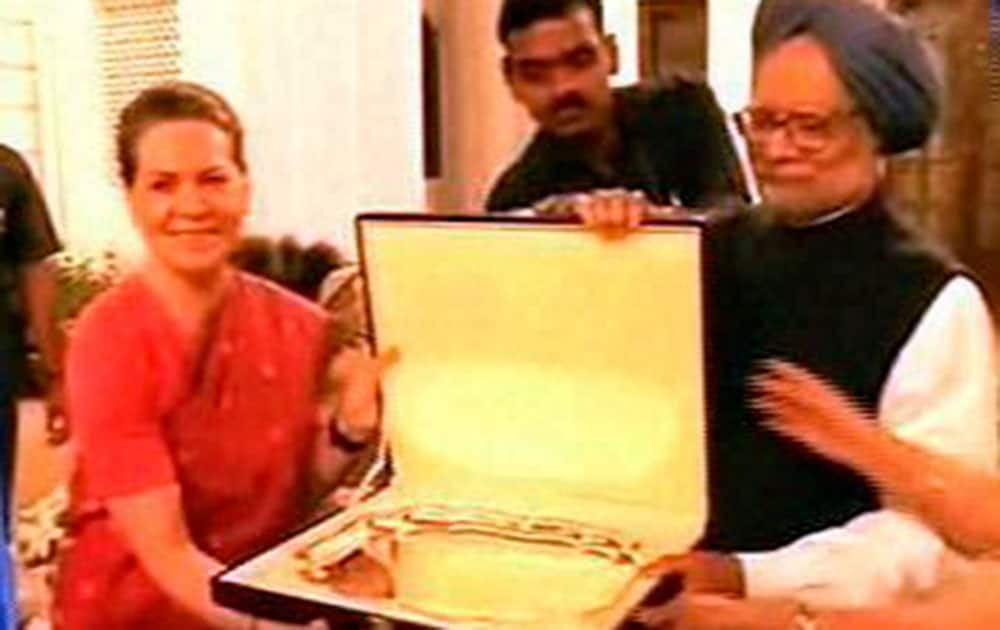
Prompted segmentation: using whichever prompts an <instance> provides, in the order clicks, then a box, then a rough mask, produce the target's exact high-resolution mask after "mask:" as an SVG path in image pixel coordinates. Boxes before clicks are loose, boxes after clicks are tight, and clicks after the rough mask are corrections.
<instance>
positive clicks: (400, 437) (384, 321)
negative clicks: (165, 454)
mask: <svg viewBox="0 0 1000 630" xmlns="http://www.w3.org/2000/svg"><path fill="white" fill-rule="evenodd" d="M357 226H358V243H359V249H360V252H361V258H362V264H363V268H364V273H365V282H366V290H367V292H368V307H369V312H370V316H371V324H372V328H373V335H374V339H375V343H376V345H377V347H378V348H381V349H387V348H390V347H395V348H397V349H398V350H399V352H400V355H401V359H400V361H399V363H398V364H397V365H396V366H394V367H393V368H392V369H391V370H390V371H389V372H388V373H387V374H386V376H385V377H384V381H383V407H384V409H383V424H384V426H383V436H384V440H385V443H384V447H385V451H386V452H388V453H391V471H392V474H391V477H390V481H389V484H388V486H387V487H386V488H384V489H382V490H381V491H379V492H378V493H376V494H374V495H373V496H371V497H368V498H367V499H365V500H363V501H361V502H360V503H358V504H356V505H354V506H353V507H351V508H348V509H347V510H346V511H344V512H342V513H340V514H338V515H336V516H334V517H331V518H329V519H327V520H324V521H323V522H320V523H319V524H317V525H314V526H313V527H310V528H308V529H306V530H305V531H303V532H300V533H298V534H297V535H295V536H293V537H291V538H290V539H288V540H286V541H285V542H284V543H282V544H281V545H279V546H277V547H275V548H273V549H271V550H269V551H267V552H265V553H263V554H261V555H258V556H256V557H254V558H251V559H249V560H247V561H246V562H243V563H241V564H239V565H238V566H235V567H232V568H230V569H228V570H227V571H225V572H224V573H222V574H221V575H219V576H217V578H216V579H215V580H214V582H213V592H214V594H215V596H216V598H217V600H218V601H220V602H221V603H223V604H226V605H229V606H232V607H235V608H239V609H242V610H245V611H247V612H251V613H255V614H260V615H265V616H272V617H276V618H284V619H309V618H314V617H327V618H333V619H340V618H343V617H344V615H347V616H351V615H354V616H359V615H360V616H374V617H381V618H385V619H390V620H393V621H394V622H396V623H397V625H402V626H405V625H406V624H411V625H413V626H415V627H432V628H445V627H447V628H508V627H509V628H567V629H569V628H580V629H584V628H588V629H589V628H593V629H598V628H613V627H615V626H617V625H618V624H619V623H620V622H621V621H622V619H624V618H625V616H626V614H627V612H628V610H629V609H630V608H631V607H632V606H634V605H635V604H636V603H637V602H638V601H639V600H641V598H642V597H643V595H644V594H645V593H646V592H647V591H648V589H649V588H651V586H652V583H651V581H650V580H648V579H644V578H640V577H639V572H638V568H639V567H640V566H641V565H642V564H644V563H645V562H648V561H651V560H653V559H654V558H656V557H657V556H659V555H661V554H668V553H671V554H675V553H683V552H685V551H687V550H688V549H689V548H690V547H691V545H693V544H694V543H695V541H696V540H697V539H698V538H699V536H700V535H701V532H702V530H703V528H704V524H705V518H706V511H707V505H706V504H707V499H706V470H705V428H704V427H705V415H706V402H705V364H706V353H705V339H704V337H705V336H704V326H705V317H704V316H705V312H704V302H705V300H704V289H705V273H704V268H705V260H704V254H703V251H704V248H703V227H702V225H701V224H700V223H698V222H696V221H687V220H676V221H658V222H656V223H653V224H650V225H647V226H644V227H643V228H641V229H640V230H639V231H637V232H635V233H633V234H631V235H629V236H627V237H625V238H621V239H614V240H608V239H603V238H599V237H598V236H597V235H595V234H593V233H590V232H589V231H587V230H585V229H584V228H583V227H582V226H580V225H578V224H573V223H568V222H554V221H550V220H531V219H526V220H518V219H513V220H497V219H486V218H471V217H448V218H442V217H434V216H429V215H408V214H407V215H392V214H377V215H363V216H362V217H360V218H359V219H358V223H357Z"/></svg>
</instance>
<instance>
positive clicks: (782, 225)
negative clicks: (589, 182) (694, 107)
mask: <svg viewBox="0 0 1000 630" xmlns="http://www.w3.org/2000/svg"><path fill="white" fill-rule="evenodd" d="M753 36H754V40H753V43H754V77H753V96H752V104H751V105H750V106H749V107H748V108H746V109H745V110H743V111H742V112H740V113H739V114H738V116H737V119H738V122H739V125H740V128H741V131H742V132H743V134H744V135H745V137H746V139H747V141H748V145H749V148H750V154H751V157H752V161H753V165H754V169H755V172H756V175H757V177H758V180H759V184H760V190H761V193H762V196H763V198H764V202H765V204H764V206H763V207H761V208H757V209H753V210H751V211H746V212H740V213H737V214H735V215H733V216H730V217H728V218H726V219H724V220H722V221H721V222H719V223H718V224H717V225H715V227H714V229H711V230H710V231H709V235H710V239H709V240H710V246H711V247H712V261H713V265H714V267H715V270H714V279H713V280H714V282H713V286H712V290H711V294H712V296H711V299H712V301H713V304H712V305H711V306H712V316H713V322H714V323H713V329H712V339H711V340H712V347H713V350H714V359H715V365H714V367H715V379H714V380H715V381H716V383H715V391H714V393H713V403H714V404H713V417H712V423H711V427H710V440H709V442H710V461H711V473H710V479H711V506H712V510H711V518H710V522H709V526H708V531H707V533H706V537H705V539H704V541H703V543H702V545H701V548H702V549H703V551H697V552H694V553H692V554H689V555H687V556H684V557H680V558H666V559H663V560H662V561H661V562H659V563H658V565H657V567H656V569H658V570H660V571H664V572H672V573H680V574H682V575H683V577H684V578H685V588H686V593H685V595H684V596H683V597H681V598H679V599H678V600H676V601H675V602H674V603H673V604H671V605H669V606H667V607H665V608H659V609H647V610H645V611H644V612H643V613H640V614H639V616H640V617H641V618H643V619H645V620H646V621H647V622H649V624H650V625H654V626H655V625H657V619H658V617H659V618H661V619H665V620H667V621H666V622H667V623H668V625H666V626H665V627H670V628H702V629H706V628H716V629H720V628H726V629H728V630H734V629H738V628H751V629H752V628H778V629H782V628H800V629H803V630H805V629H808V628H824V630H825V629H826V628H827V627H828V626H826V625H817V618H816V617H815V615H813V613H812V612H811V611H812V610H814V609H819V608H824V609H825V608H837V609H841V610H844V609H855V610H856V609H861V608H864V607H869V606H879V605H884V604H888V603H890V602H894V601H897V600H900V599H902V598H904V597H905V596H907V595H909V594H915V593H920V592H926V591H929V590H930V589H933V588H934V587H935V586H936V585H937V583H938V581H939V578H940V577H941V576H940V570H939V567H940V566H941V563H942V559H943V558H945V557H946V553H947V549H946V546H945V544H944V543H943V542H942V540H941V538H940V537H939V536H938V535H937V534H936V533H935V532H934V531H933V530H932V529H931V528H930V527H929V526H927V525H926V524H925V523H923V522H921V521H920V520H918V519H917V518H916V517H914V516H912V515H909V514H906V513H904V512H903V511H901V510H894V509H893V504H892V499H891V498H884V497H880V496H879V491H878V490H879V489H878V488H875V487H872V486H871V485H870V484H869V483H868V482H866V481H865V480H864V479H862V478H861V477H860V476H858V475H856V474H854V473H853V472H851V471H850V470H848V469H846V468H843V467H840V466H838V465H836V464H833V463H830V462H827V461H825V460H823V459H821V458H819V457H818V456H816V455H814V454H812V453H810V452H809V451H807V450H806V449H805V448H802V447H800V446H799V445H798V444H795V443H793V442H790V441H787V440H785V439H783V438H780V437H778V436H777V435H775V434H772V433H771V432H770V431H768V430H767V428H766V427H765V426H764V423H763V422H762V417H761V415H760V413H759V411H760V410H758V409H755V408H754V400H755V397H754V393H755V392H754V389H753V378H754V375H755V373H756V372H757V371H758V370H759V369H760V367H761V366H762V365H763V364H764V362H765V361H766V360H767V359H769V358H781V359H785V360H789V361H793V362H795V363H798V364H800V365H803V366H806V367H807V368H808V369H810V370H812V371H814V372H816V373H818V374H820V375H822V376H823V377H825V378H826V379H827V380H829V381H831V382H833V383H836V384H837V385H839V386H840V387H841V388H842V389H844V390H845V391H847V392H848V393H849V394H850V395H851V396H852V397H853V398H854V399H855V400H856V401H857V403H858V404H859V405H860V406H862V407H863V408H864V409H865V410H867V411H869V412H870V415H871V416H872V417H876V418H877V419H878V420H877V421H878V422H879V423H880V424H881V425H882V426H883V427H884V428H885V429H887V430H888V431H889V432H891V433H892V434H893V435H894V436H895V437H896V438H898V439H900V440H904V441H907V442H910V443H913V444H916V445H919V446H921V447H923V448H926V449H929V450H932V451H935V452H938V453H943V454H946V455H949V456H952V457H954V458H956V459H958V460H960V461H962V462H964V463H965V464H968V465H970V466H974V467H977V468H980V469H986V470H989V469H992V468H993V467H994V466H995V465H996V461H997V435H996V431H997V422H996V421H997V397H996V386H997V382H996V355H995V339H994V337H993V326H992V322H991V318H990V314H989V311H988V309H987V307H986V304H985V300H984V298H983V295H982V293H981V291H980V289H979V287H978V285H977V284H976V282H975V280H974V279H972V277H971V276H970V275H969V274H968V272H967V271H966V270H965V269H964V268H963V267H962V266H961V265H960V264H958V263H957V262H955V261H954V259H952V258H951V257H950V256H948V255H947V254H945V253H943V252H942V251H941V250H940V248H939V247H937V246H935V245H933V244H931V243H929V242H927V240H926V239H925V238H924V237H922V236H921V235H920V234H919V233H918V232H917V231H916V230H915V229H913V228H912V227H911V226H910V225H909V224H908V223H907V222H906V221H905V219H904V218H902V217H901V215H900V214H899V213H898V212H897V210H896V207H895V204H894V202H893V200H892V199H891V195H890V194H889V192H888V191H887V190H886V187H885V183H884V181H883V173H884V170H885V158H886V156H889V155H892V154H896V153H900V152H904V151H908V150H912V149H917V148H919V147H921V146H923V145H924V144H925V143H926V142H927V141H928V139H929V137H930V135H931V133H932V130H933V128H934V125H935V123H936V120H937V117H938V114H939V110H940V96H939V86H938V82H937V80H936V78H935V74H934V71H933V68H932V66H931V63H930V60H929V57H928V54H927V52H926V51H925V49H924V48H923V46H922V44H921V42H920V41H919V39H918V38H917V36H916V35H915V34H914V33H913V32H912V31H911V30H909V29H907V28H906V27H905V26H903V25H902V24H901V23H900V22H899V21H898V20H897V19H896V18H895V17H892V16H890V15H888V14H886V13H884V12H882V11H880V10H878V9H876V8H874V7H872V6H870V5H867V4H863V3H861V2H859V1H857V0H764V2H763V3H762V6H761V7H760V9H759V11H758V15H757V19H756V22H755V25H754V34H753ZM637 212H638V210H637V209H636V208H635V207H630V205H629V203H628V202H627V200H619V201H616V202H614V203H610V202H607V201H606V200H602V199H593V200H591V202H590V204H589V205H588V206H584V207H582V208H581V210H580V214H581V215H582V217H583V219H584V221H585V222H586V223H588V224H590V225H591V226H593V227H595V228H597V229H610V228H619V229H620V228H621V227H623V226H624V227H629V226H632V225H634V224H635V222H636V219H635V217H636V214H637ZM930 482H933V480H930ZM942 491H945V492H946V491H947V489H946V488H943V489H942ZM970 518H971V516H970ZM698 593H702V594H704V593H710V594H714V596H716V597H715V598H714V599H713V598H712V596H709V598H708V599H707V600H706V599H704V598H705V596H704V595H702V596H701V597H699V596H698ZM718 596H721V597H718ZM744 597H749V598H756V599H757V600H758V601H759V600H761V599H766V600H769V601H772V602H775V601H777V602H780V603H778V604H775V605H773V606H756V605H754V606H751V605H749V604H735V603H734V602H738V601H741V598H744ZM915 617H917V618H919V617H920V616H919V615H916V616H915ZM848 619H849V620H850V623H848V622H846V621H844V618H840V619H839V620H837V621H836V623H839V624H840V625H830V626H829V627H830V628H854V627H861V626H855V625H850V624H851V623H860V621H859V620H858V618H851V617H848ZM825 621H831V620H830V619H826V620H825ZM994 621H996V620H994ZM832 623H833V622H831V624H832ZM997 623H998V625H1000V621H998V622H997ZM897 627H901V626H897ZM905 627H907V628H911V627H916V626H910V625H907V626H905ZM921 627H923V626H921ZM949 627H951V626H949ZM955 627H958V626H955ZM962 627H968V626H964V625H963V626H962Z"/></svg>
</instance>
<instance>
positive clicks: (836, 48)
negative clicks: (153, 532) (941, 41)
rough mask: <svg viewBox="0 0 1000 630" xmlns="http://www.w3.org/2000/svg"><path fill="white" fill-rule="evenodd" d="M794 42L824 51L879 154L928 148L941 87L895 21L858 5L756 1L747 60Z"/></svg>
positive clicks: (915, 42)
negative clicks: (801, 39)
mask: <svg viewBox="0 0 1000 630" xmlns="http://www.w3.org/2000/svg"><path fill="white" fill-rule="evenodd" d="M798 35H811V36H812V37H814V38H816V39H817V40H818V41H819V42H820V43H821V44H822V45H823V47H824V48H825V49H826V52H827V54H829V55H830V58H831V60H832V61H833V65H834V67H835V68H836V70H837V73H838V74H839V76H840V78H841V80H842V81H843V83H844V85H845V86H846V87H847V90H848V92H849V93H850V94H851V96H852V97H853V98H854V101H855V103H856V104H857V106H858V108H859V109H860V110H861V113H862V114H863V115H864V116H865V118H866V120H867V121H868V123H869V125H870V126H871V128H872V130H873V131H874V132H875V134H876V136H877V137H878V139H879V141H880V149H881V151H882V153H885V154H893V153H900V152H903V151H909V150H911V149H916V148H918V147H920V146H923V144H924V143H925V142H927V139H928V138H929V137H930V135H931V132H932V131H933V129H934V124H935V122H936V121H937V117H938V110H939V106H940V102H939V98H940V93H939V89H940V88H939V85H938V81H937V78H936V77H935V74H934V70H933V69H932V67H931V63H930V60H929V58H928V54H927V51H926V50H925V49H924V46H923V44H922V43H921V42H920V40H919V38H918V37H917V35H916V34H915V33H914V32H913V31H912V30H910V29H908V28H906V27H905V26H904V25H903V24H901V22H900V21H899V18H896V17H894V16H890V15H887V14H886V13H885V12H883V11H881V10H879V9H877V8H875V7H872V6H869V5H867V4H864V3H862V2H860V1H859V0H763V2H762V3H761V5H760V8H759V9H758V11H757V16H756V18H755V20H754V27H753V47H754V58H755V59H757V60H758V61H759V60H760V58H761V57H762V56H763V55H765V54H767V53H768V52H770V51H771V50H772V49H774V48H775V47H776V46H778V45H779V44H781V43H783V42H785V41H786V40H788V39H791V38H793V37H796V36H798Z"/></svg>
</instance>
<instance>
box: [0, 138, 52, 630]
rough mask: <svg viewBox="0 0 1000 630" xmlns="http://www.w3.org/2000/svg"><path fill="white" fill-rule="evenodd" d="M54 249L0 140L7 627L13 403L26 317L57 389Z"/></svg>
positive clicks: (10, 612) (28, 181)
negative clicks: (51, 260)
mask: <svg viewBox="0 0 1000 630" xmlns="http://www.w3.org/2000/svg"><path fill="white" fill-rule="evenodd" d="M58 249H59V241H58V239H57V238H56V234H55V231H54V230H53V228H52V223H51V221H50V219H49V215H48V211H47V209H46V207H45V201H44V199H43V197H42V193H41V191H40V190H39V188H38V186H37V184H36V183H35V181H34V179H33V178H32V176H31V171H30V169H29V168H28V165H27V164H26V163H25V161H24V160H23V159H22V158H21V156H20V155H18V154H17V153H16V152H15V151H13V150H12V149H10V148H9V147H6V146H4V145H0V520H2V522H0V533H2V537H0V543H2V546H3V549H2V550H0V628H12V627H14V624H15V623H16V620H17V619H16V613H15V610H14V605H13V602H14V599H13V584H14V578H13V575H12V569H11V566H10V558H9V557H8V555H7V549H8V546H9V543H10V540H11V537H12V533H11V522H12V511H13V500H12V491H13V485H14V480H13V475H14V460H15V447H16V445H17V416H16V406H15V403H16V397H17V396H18V395H19V393H21V392H20V388H21V387H22V386H23V384H24V383H25V380H26V373H27V361H26V358H27V356H26V355H27V350H26V344H25V338H24V335H23V333H24V329H25V326H24V323H25V322H24V319H25V318H26V320H27V328H28V329H29V330H30V332H31V333H32V339H33V341H34V342H35V344H36V346H37V347H38V349H39V351H40V353H41V359H42V364H43V367H45V368H47V372H48V376H49V378H48V379H47V380H48V381H49V385H50V386H51V387H54V388H58V387H59V380H60V379H59V373H60V370H59V365H60V361H61V357H60V338H59V335H58V331H57V329H56V326H55V322H54V320H53V317H52V315H53V313H52V306H53V300H54V298H55V280H54V277H53V273H52V270H51V269H50V268H49V266H48V265H47V264H46V262H45V259H46V258H47V257H48V256H50V255H51V254H53V253H55V252H56V251H58Z"/></svg>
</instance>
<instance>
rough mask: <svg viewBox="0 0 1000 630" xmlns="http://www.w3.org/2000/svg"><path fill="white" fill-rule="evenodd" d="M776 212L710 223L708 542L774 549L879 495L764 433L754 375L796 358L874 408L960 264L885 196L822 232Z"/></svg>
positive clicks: (865, 507)
mask: <svg viewBox="0 0 1000 630" xmlns="http://www.w3.org/2000/svg"><path fill="white" fill-rule="evenodd" d="M768 216H769V215H768V212H767V211H766V210H759V211H753V212H747V213H742V214H737V215H731V216H730V217H728V218H727V219H723V220H721V221H718V222H716V224H714V225H711V226H710V227H709V231H708V252H709V256H710V261H711V263H712V264H711V268H712V269H713V274H712V279H711V287H710V289H709V297H708V300H707V303H708V305H709V330H710V331H711V332H710V335H709V339H710V348H709V357H710V370H709V372H710V373H709V388H710V394H709V406H710V409H709V430H708V434H709V478H710V488H711V490H710V498H711V511H710V519H709V526H708V528H707V530H706V535H705V537H704V539H703V541H702V546H703V547H705V548H709V549H714V550H720V551H755V550H769V549H774V548H777V547H780V546H782V545H785V544H787V543H789V542H792V541H794V540H796V539H797V538H799V537H801V536H803V535H805V534H808V533H812V532H816V531H819V530H822V529H825V528H828V527H832V526H836V525H841V524H843V523H844V522H845V521H847V520H849V519H850V518H851V517H854V516H856V515H858V514H860V513H862V512H865V511H869V510H872V509H876V508H877V505H878V503H877V496H876V494H875V492H874V491H873V489H872V488H871V487H870V486H869V485H868V484H867V483H866V482H865V481H864V480H863V479H862V478H861V477H859V476H858V475H856V474H854V473H853V472H851V471H849V470H847V469H846V468H843V467H841V466H838V465H835V464H832V463H829V462H827V461H825V460H823V459H821V458H819V457H818V456H815V455H813V454H812V453H810V452H808V451H806V450H805V449H804V448H802V447H800V446H798V445H797V444H794V443H792V442H790V441H788V440H786V439H784V438H781V437H778V436H776V435H775V434H772V433H771V432H769V431H768V430H766V429H764V428H763V427H761V426H760V425H759V423H758V417H757V414H756V412H755V411H753V410H752V409H750V407H749V405H748V403H749V401H750V396H751V392H750V391H749V390H748V388H747V379H748V377H750V376H751V375H752V374H753V373H754V372H755V370H757V369H758V368H759V366H760V361H761V360H763V359H766V358H772V357H776V358H783V359H788V360H791V361H794V362H796V363H799V364H801V365H803V366H805V367H807V368H809V369H811V370H813V371H814V372H817V373H818V374H820V375H822V376H825V377H826V378H828V379H830V380H831V381H833V382H834V383H837V384H838V385H839V386H840V387H842V388H843V389H844V390H845V391H846V392H847V393H849V394H850V395H851V396H852V397H853V398H854V399H855V400H856V401H858V402H859V403H861V404H862V405H864V406H865V407H866V408H867V409H869V410H874V409H875V408H876V407H877V404H878V400H879V396H880V394H881V391H882V387H883V385H884V384H885V381H886V379H887V378H888V376H889V371H890V369H891V367H892V365H893V362H894V360H895V358H896V355H897V353H898V352H899V350H900V349H901V347H902V346H903V345H904V344H905V342H906V340H907V339H908V337H909V336H910V334H911V333H912V332H913V330H914V328H915V327H916V325H917V324H918V323H919V321H920V319H921V317H922V315H923V313H924V311H925V310H926V309H927V308H928V306H929V305H930V304H931V302H932V301H933V300H934V298H935V297H936V295H937V293H938V292H939V291H940V290H941V289H942V287H943V286H944V284H945V283H946V282H947V281H948V280H949V279H950V278H952V277H953V276H954V275H956V274H957V273H960V269H959V267H958V266H957V265H956V264H955V263H954V262H952V261H951V260H950V259H949V258H948V257H947V256H946V255H944V254H943V253H941V252H938V251H936V250H935V249H933V248H932V247H931V246H930V245H929V244H927V243H926V242H925V241H923V240H922V239H921V238H919V237H918V236H917V235H916V232H915V231H913V230H912V229H910V228H909V227H908V226H906V225H905V224H904V223H903V222H902V221H901V220H900V219H899V218H898V217H897V216H895V215H894V214H893V213H892V212H891V211H890V210H889V209H888V208H887V207H886V204H885V203H884V201H883V199H882V197H881V195H876V196H875V197H874V198H873V199H872V200H871V201H869V202H868V203H867V204H865V205H864V206H863V207H861V208H859V209H857V210H855V211H853V212H850V213H848V214H845V215H844V216H841V217H839V218H836V219H834V220H832V221H829V222H827V223H824V224H820V225H814V226H809V227H800V228H789V227H786V226H782V225H780V224H777V223H775V222H773V221H772V220H770V219H769V218H768Z"/></svg>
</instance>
